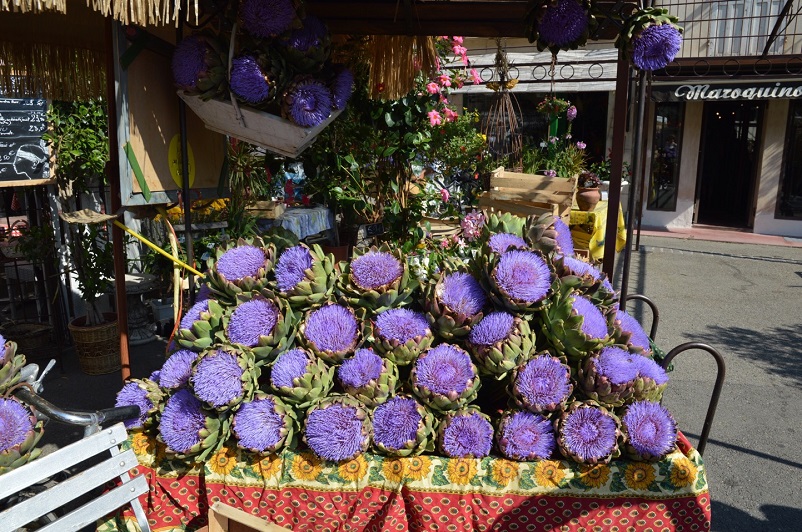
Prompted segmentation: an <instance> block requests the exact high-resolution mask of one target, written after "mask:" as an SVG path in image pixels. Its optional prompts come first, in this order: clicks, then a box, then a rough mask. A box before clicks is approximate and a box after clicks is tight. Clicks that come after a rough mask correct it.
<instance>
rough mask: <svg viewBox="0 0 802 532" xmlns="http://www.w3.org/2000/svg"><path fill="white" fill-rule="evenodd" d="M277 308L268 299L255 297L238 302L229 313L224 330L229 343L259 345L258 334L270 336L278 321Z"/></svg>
mask: <svg viewBox="0 0 802 532" xmlns="http://www.w3.org/2000/svg"><path fill="white" fill-rule="evenodd" d="M278 315H279V310H278V307H276V304H275V303H273V302H272V301H270V300H269V299H261V298H255V299H251V300H250V301H246V302H245V303H240V305H239V306H237V308H236V309H234V312H232V313H231V320H230V321H229V322H228V328H227V330H226V332H227V334H228V339H229V340H231V343H234V344H242V345H244V346H247V347H255V346H257V345H259V337H260V336H270V335H271V334H273V329H274V328H275V326H276V322H277V321H278Z"/></svg>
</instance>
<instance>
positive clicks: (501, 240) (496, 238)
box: [487, 233, 527, 253]
mask: <svg viewBox="0 0 802 532" xmlns="http://www.w3.org/2000/svg"><path fill="white" fill-rule="evenodd" d="M487 245H488V246H490V249H492V250H493V252H495V253H504V252H505V251H507V250H508V249H510V248H512V249H526V247H527V246H526V240H524V239H523V238H521V237H520V236H518V235H513V234H510V233H496V234H494V235H493V236H491V237H490V239H489V240H488V241H487Z"/></svg>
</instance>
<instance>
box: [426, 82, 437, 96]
mask: <svg viewBox="0 0 802 532" xmlns="http://www.w3.org/2000/svg"><path fill="white" fill-rule="evenodd" d="M426 92H428V93H429V94H437V93H438V92H440V87H438V86H437V83H435V82H434V81H432V82H431V83H427V84H426Z"/></svg>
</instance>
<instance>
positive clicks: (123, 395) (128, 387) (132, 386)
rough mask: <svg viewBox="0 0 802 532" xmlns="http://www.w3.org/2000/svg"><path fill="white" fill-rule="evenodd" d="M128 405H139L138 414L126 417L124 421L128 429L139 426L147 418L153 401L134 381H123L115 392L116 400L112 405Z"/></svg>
mask: <svg viewBox="0 0 802 532" xmlns="http://www.w3.org/2000/svg"><path fill="white" fill-rule="evenodd" d="M129 405H134V406H137V407H139V416H138V417H135V418H130V419H126V420H125V421H124V424H125V427H126V428H129V429H135V428H138V427H141V426H142V425H144V424H145V421H146V420H147V419H148V413H149V412H150V411H151V410H152V409H153V401H151V400H150V399H149V398H148V392H147V391H146V390H145V389H144V388H142V387H140V386H139V384H138V383H136V382H135V381H132V382H127V383H125V385H124V386H123V387H122V389H121V390H120V391H119V392H117V400H116V402H115V403H114V406H129Z"/></svg>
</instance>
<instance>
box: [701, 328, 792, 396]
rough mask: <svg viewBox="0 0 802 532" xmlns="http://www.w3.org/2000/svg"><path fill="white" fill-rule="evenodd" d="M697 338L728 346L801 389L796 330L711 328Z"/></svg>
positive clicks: (732, 350) (738, 354) (729, 348)
mask: <svg viewBox="0 0 802 532" xmlns="http://www.w3.org/2000/svg"><path fill="white" fill-rule="evenodd" d="M696 336H697V340H698V341H700V342H705V343H709V344H713V345H722V346H723V345H726V346H730V347H728V348H727V349H728V350H730V351H731V352H732V353H734V354H735V355H737V356H739V357H745V358H748V359H750V360H753V361H754V362H757V363H758V365H759V366H760V367H761V368H763V369H764V370H765V371H768V372H770V373H774V374H776V375H778V376H782V377H786V378H790V379H793V380H794V381H795V383H796V386H798V387H800V388H802V365H800V364H799V352H798V349H799V345H802V330H801V329H799V328H798V327H791V326H781V327H774V328H772V329H767V330H765V329H764V330H760V331H757V330H753V329H746V328H743V327H721V326H719V325H713V326H711V327H709V328H708V330H707V331H706V332H701V333H696ZM722 354H724V355H725V357H726V356H727V354H726V353H722Z"/></svg>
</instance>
